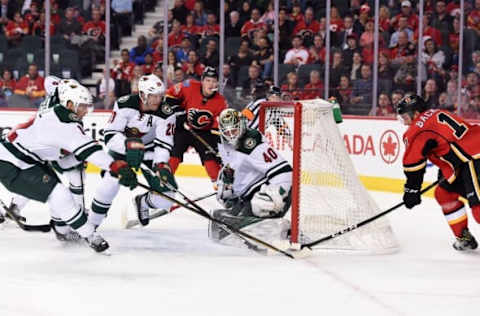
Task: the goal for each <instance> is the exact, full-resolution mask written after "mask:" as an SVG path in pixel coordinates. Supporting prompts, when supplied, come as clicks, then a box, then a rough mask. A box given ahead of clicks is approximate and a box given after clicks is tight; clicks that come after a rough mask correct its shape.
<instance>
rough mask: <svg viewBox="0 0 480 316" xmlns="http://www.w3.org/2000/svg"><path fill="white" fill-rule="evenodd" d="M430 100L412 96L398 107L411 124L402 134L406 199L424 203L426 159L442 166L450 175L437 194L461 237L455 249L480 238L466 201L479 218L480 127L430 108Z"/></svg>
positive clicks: (474, 243) (442, 173) (469, 246)
mask: <svg viewBox="0 0 480 316" xmlns="http://www.w3.org/2000/svg"><path fill="white" fill-rule="evenodd" d="M427 108H428V106H427V105H426V103H425V101H424V100H423V99H422V98H421V97H419V96H417V95H411V96H407V97H405V98H403V99H402V100H401V101H400V102H399V103H398V106H397V112H398V114H399V118H400V119H401V120H403V123H404V124H405V125H407V126H409V128H408V130H407V131H406V132H405V134H404V136H403V142H404V143H405V154H404V156H403V167H404V172H405V175H406V177H407V182H406V183H405V188H404V189H405V190H404V195H403V201H404V202H405V206H406V207H407V208H409V209H411V208H413V207H414V206H415V205H418V204H420V203H421V198H420V188H421V185H422V182H423V175H424V173H425V168H426V165H427V160H430V161H431V162H432V163H433V164H435V165H436V166H438V168H440V170H439V177H444V178H445V180H444V181H442V182H440V184H439V185H438V186H437V187H436V189H435V199H436V200H437V202H438V203H439V204H440V206H441V207H442V211H443V214H444V215H445V218H446V220H447V222H448V224H449V225H450V228H451V229H452V231H453V233H454V235H455V237H456V238H457V240H456V241H455V243H454V244H453V248H455V249H456V250H470V249H472V250H473V249H476V248H477V247H478V243H477V241H476V240H475V238H474V237H473V235H472V234H471V233H470V231H469V230H468V218H467V212H466V210H465V206H464V204H463V202H462V201H460V200H459V197H463V198H464V199H467V200H468V204H469V206H470V208H471V209H472V214H473V217H474V219H475V220H476V221H477V223H480V185H479V180H478V174H480V144H479V143H478V139H479V138H480V126H478V125H472V124H469V123H467V122H466V121H464V120H463V119H462V118H460V117H458V116H456V115H454V114H452V113H450V112H448V111H445V110H438V109H427Z"/></svg>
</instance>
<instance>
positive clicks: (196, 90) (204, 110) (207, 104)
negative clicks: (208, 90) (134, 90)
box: [166, 79, 227, 130]
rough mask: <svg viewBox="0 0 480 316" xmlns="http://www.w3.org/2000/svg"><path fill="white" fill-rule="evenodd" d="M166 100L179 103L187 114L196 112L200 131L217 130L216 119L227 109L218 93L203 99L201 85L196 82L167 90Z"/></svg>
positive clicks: (177, 85)
mask: <svg viewBox="0 0 480 316" xmlns="http://www.w3.org/2000/svg"><path fill="white" fill-rule="evenodd" d="M166 95H167V98H173V99H177V100H180V101H181V107H182V108H183V109H185V112H187V116H188V114H189V112H190V111H194V112H197V113H198V114H197V116H198V117H200V119H199V121H200V124H201V125H203V126H202V128H201V129H202V130H209V129H212V128H215V129H216V128H218V121H217V117H218V115H219V114H220V112H222V111H223V110H224V109H226V108H227V101H226V99H225V98H224V97H223V96H222V95H221V94H219V93H218V92H216V93H214V94H213V96H211V97H208V98H207V97H205V96H203V94H202V84H201V83H200V81H197V80H192V79H189V80H185V81H184V82H181V83H177V84H176V85H174V86H173V87H171V88H169V89H168V90H167V93H166ZM194 127H195V126H194Z"/></svg>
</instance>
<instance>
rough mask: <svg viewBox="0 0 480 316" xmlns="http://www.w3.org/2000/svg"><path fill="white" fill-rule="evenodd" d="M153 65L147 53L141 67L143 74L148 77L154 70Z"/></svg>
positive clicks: (151, 58) (150, 56)
mask: <svg viewBox="0 0 480 316" xmlns="http://www.w3.org/2000/svg"><path fill="white" fill-rule="evenodd" d="M155 65H156V64H155V63H154V62H153V57H152V54H150V53H147V54H146V55H145V64H143V65H142V67H143V74H144V75H150V74H152V73H153V71H154V70H155Z"/></svg>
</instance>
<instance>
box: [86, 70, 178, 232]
mask: <svg viewBox="0 0 480 316" xmlns="http://www.w3.org/2000/svg"><path fill="white" fill-rule="evenodd" d="M138 88H139V94H138V95H127V96H123V97H121V98H119V99H118V100H117V101H116V102H115V105H114V109H113V114H112V117H111V119H110V121H109V122H108V123H107V125H106V126H105V128H104V136H105V145H106V147H107V148H108V149H109V153H110V155H111V156H112V157H118V158H119V159H125V160H126V161H127V162H128V163H129V165H130V166H131V167H133V168H134V169H138V168H139V167H140V165H141V164H142V163H143V164H144V165H147V166H148V167H149V168H150V169H152V170H154V171H155V172H156V175H157V176H158V177H160V178H161V179H162V180H164V181H166V182H168V183H170V184H171V185H172V186H174V187H175V188H177V184H176V182H175V178H174V176H173V175H172V173H171V172H170V168H169V166H168V159H169V158H170V151H171V150H172V147H173V133H174V130H175V119H176V116H175V112H176V111H177V108H176V106H175V105H172V104H167V103H166V102H162V98H163V95H164V92H165V87H164V85H163V83H162V81H161V80H160V79H158V77H157V76H155V75H147V76H142V77H140V80H139V83H138ZM158 177H154V178H151V177H145V178H146V179H147V181H149V184H150V185H151V186H152V187H154V188H155V189H156V190H160V191H161V192H167V191H169V190H168V189H167V188H165V186H161V185H160V181H155V180H159V178H158ZM119 189H120V188H119V185H118V180H117V179H116V178H115V177H112V176H111V175H109V174H105V175H104V177H103V179H102V182H101V183H100V185H99V186H98V189H97V191H96V193H95V196H94V199H93V202H92V208H91V212H90V214H89V217H88V220H89V221H90V222H91V223H92V224H94V225H96V226H98V225H100V224H101V223H102V221H103V219H104V218H105V217H106V216H107V212H108V210H109V209H110V206H111V205H112V202H113V199H114V198H115V196H116V195H117V193H118V191H119ZM167 193H168V194H173V193H171V192H167ZM134 203H135V206H136V209H137V215H138V217H139V221H140V223H141V224H142V225H147V224H148V223H149V219H150V218H149V208H155V209H170V207H171V206H172V203H171V202H169V201H167V200H165V199H162V198H161V197H160V196H159V195H158V194H154V193H150V192H147V193H145V194H141V195H138V196H136V197H135V198H134Z"/></svg>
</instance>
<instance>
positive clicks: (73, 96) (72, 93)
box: [58, 80, 93, 112]
mask: <svg viewBox="0 0 480 316" xmlns="http://www.w3.org/2000/svg"><path fill="white" fill-rule="evenodd" d="M74 81H75V80H74ZM75 82H76V81H75ZM58 97H59V99H60V104H61V105H62V106H64V107H67V104H68V101H71V102H72V103H73V109H74V110H73V111H74V112H77V109H78V106H79V105H80V104H84V105H86V106H87V107H88V110H89V112H90V111H91V110H93V98H92V94H91V93H90V91H88V89H87V88H85V87H84V86H82V85H80V84H78V82H77V84H74V83H68V84H64V85H62V87H61V89H59V91H58Z"/></svg>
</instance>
